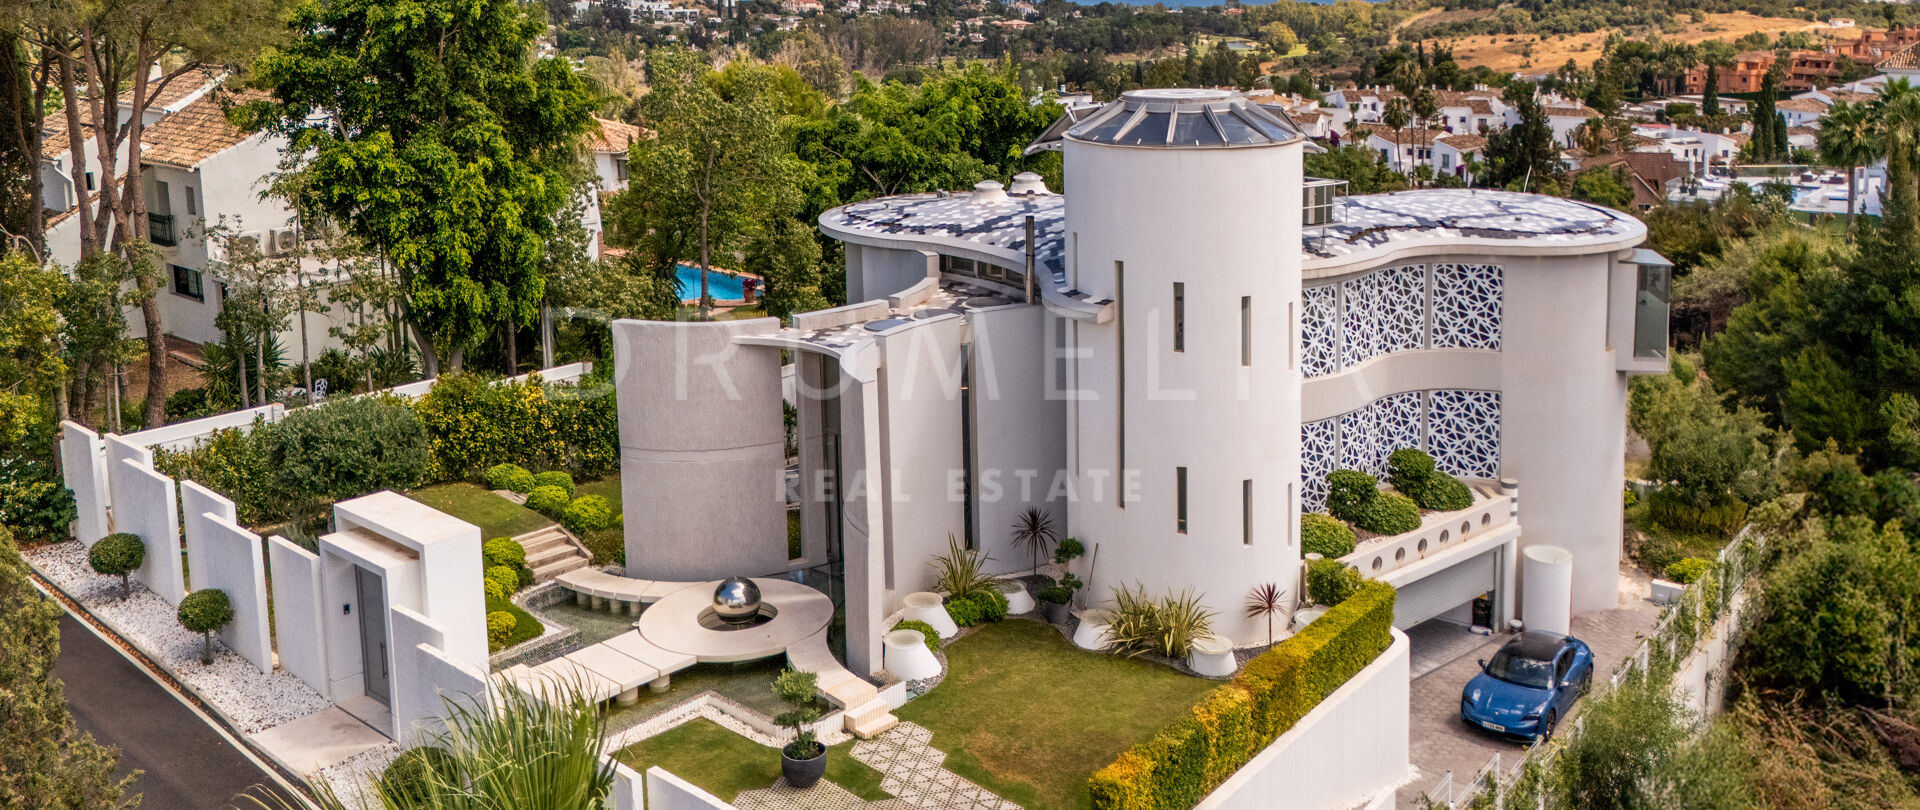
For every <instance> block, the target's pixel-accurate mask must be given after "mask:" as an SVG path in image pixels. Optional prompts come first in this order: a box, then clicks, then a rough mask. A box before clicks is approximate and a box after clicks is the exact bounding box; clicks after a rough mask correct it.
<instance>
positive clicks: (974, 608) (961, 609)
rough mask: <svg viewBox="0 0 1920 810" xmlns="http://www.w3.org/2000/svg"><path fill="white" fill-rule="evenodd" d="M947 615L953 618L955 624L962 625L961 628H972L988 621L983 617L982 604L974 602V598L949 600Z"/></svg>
mask: <svg viewBox="0 0 1920 810" xmlns="http://www.w3.org/2000/svg"><path fill="white" fill-rule="evenodd" d="M947 615H948V616H950V617H952V618H953V623H954V624H957V625H960V626H961V627H972V626H974V625H976V624H979V623H981V622H984V621H986V619H985V618H984V617H983V616H981V613H980V604H979V603H978V602H975V601H973V598H972V597H968V598H966V599H950V600H948V601H947Z"/></svg>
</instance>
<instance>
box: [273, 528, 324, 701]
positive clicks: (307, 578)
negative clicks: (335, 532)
mask: <svg viewBox="0 0 1920 810" xmlns="http://www.w3.org/2000/svg"><path fill="white" fill-rule="evenodd" d="M267 559H268V562H270V563H271V564H272V569H273V632H274V637H275V638H276V639H277V641H278V644H277V647H278V650H279V653H280V665H281V666H283V667H286V668H287V671H288V672H291V673H293V675H294V677H296V678H299V679H300V680H301V682H303V683H305V684H306V685H308V686H311V687H313V688H314V690H315V691H318V692H319V693H320V694H323V695H324V694H327V692H328V679H327V654H326V638H325V636H324V635H323V633H324V631H323V629H322V625H321V621H320V617H321V616H322V615H323V612H324V611H325V609H326V605H324V604H322V603H321V600H320V558H319V557H318V556H317V555H315V554H314V553H313V552H311V551H308V550H306V549H304V548H301V547H299V546H297V545H294V544H293V543H292V542H290V541H288V540H287V538H284V537H277V536H276V537H270V538H268V539H267Z"/></svg>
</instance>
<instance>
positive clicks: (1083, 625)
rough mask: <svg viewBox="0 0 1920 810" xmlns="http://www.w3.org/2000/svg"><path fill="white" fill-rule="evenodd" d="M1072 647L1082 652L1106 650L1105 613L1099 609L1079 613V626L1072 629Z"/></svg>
mask: <svg viewBox="0 0 1920 810" xmlns="http://www.w3.org/2000/svg"><path fill="white" fill-rule="evenodd" d="M1073 643H1074V646H1077V647H1079V648H1080V649H1083V650H1104V649H1106V648H1107V612H1106V611H1104V610H1101V609H1099V608H1091V609H1088V610H1083V611H1080V626H1079V627H1076V628H1074V629H1073Z"/></svg>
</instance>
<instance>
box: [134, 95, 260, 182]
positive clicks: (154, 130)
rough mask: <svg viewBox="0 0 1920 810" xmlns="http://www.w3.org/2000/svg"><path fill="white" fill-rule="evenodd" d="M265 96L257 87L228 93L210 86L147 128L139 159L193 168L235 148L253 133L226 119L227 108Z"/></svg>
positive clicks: (146, 161)
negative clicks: (201, 94) (143, 150)
mask: <svg viewBox="0 0 1920 810" xmlns="http://www.w3.org/2000/svg"><path fill="white" fill-rule="evenodd" d="M264 98H266V94H264V93H260V92H258V91H251V90H249V91H242V92H241V93H238V94H233V93H227V92H224V91H222V90H220V89H217V88H216V89H214V90H210V91H208V92H207V93H206V95H203V96H201V97H200V98H197V99H194V100H193V102H192V103H189V104H188V105H187V106H185V107H182V108H180V110H179V111H178V112H175V113H173V114H172V115H169V116H167V117H165V118H162V119H160V121H159V123H156V124H154V125H153V126H151V127H148V128H147V132H146V136H145V138H144V141H145V144H146V151H145V152H143V153H141V155H140V162H142V163H157V164H161V165H165V166H180V167H184V168H193V167H194V166H198V165H200V164H201V163H202V162H203V161H205V160H206V159H207V158H210V157H213V156H214V155H217V154H220V153H221V152H225V151H227V150H228V149H232V148H233V147H235V146H239V145H240V144H241V143H243V142H245V141H246V140H247V139H248V138H250V137H253V136H252V135H251V134H249V133H246V132H243V131H241V130H240V128H238V127H235V126H234V125H232V124H230V123H228V122H227V108H228V107H230V106H233V105H235V104H240V103H245V102H248V101H254V100H258V99H264Z"/></svg>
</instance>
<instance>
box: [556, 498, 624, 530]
mask: <svg viewBox="0 0 1920 810" xmlns="http://www.w3.org/2000/svg"><path fill="white" fill-rule="evenodd" d="M560 525H562V526H565V527H567V531H570V532H573V533H574V534H586V533H588V532H597V531H600V530H602V529H605V528H607V527H608V526H612V525H613V505H612V504H609V503H607V499H606V498H602V497H600V496H598V495H582V496H580V497H578V498H575V499H573V503H570V504H568V505H567V511H565V512H563V513H561V515H560Z"/></svg>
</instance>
